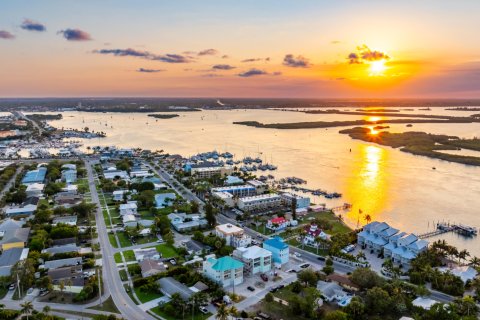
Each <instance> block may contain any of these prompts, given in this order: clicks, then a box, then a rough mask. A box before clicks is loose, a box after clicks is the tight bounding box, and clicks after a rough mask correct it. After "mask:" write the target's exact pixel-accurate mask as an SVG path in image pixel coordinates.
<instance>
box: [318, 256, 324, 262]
mask: <svg viewBox="0 0 480 320" xmlns="http://www.w3.org/2000/svg"><path fill="white" fill-rule="evenodd" d="M317 260H320V261H325V257H323V256H319V257H317Z"/></svg>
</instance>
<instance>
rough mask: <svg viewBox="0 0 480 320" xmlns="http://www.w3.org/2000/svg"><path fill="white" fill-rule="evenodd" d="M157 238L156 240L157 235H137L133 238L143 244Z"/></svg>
mask: <svg viewBox="0 0 480 320" xmlns="http://www.w3.org/2000/svg"><path fill="white" fill-rule="evenodd" d="M157 240H158V238H157V237H155V236H152V235H150V236H146V237H138V238H136V239H135V242H136V243H137V244H145V243H150V242H155V241H157Z"/></svg>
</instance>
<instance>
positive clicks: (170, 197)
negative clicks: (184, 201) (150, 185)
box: [155, 192, 177, 209]
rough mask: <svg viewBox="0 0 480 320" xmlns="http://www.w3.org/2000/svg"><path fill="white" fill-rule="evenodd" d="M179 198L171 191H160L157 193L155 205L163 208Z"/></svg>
mask: <svg viewBox="0 0 480 320" xmlns="http://www.w3.org/2000/svg"><path fill="white" fill-rule="evenodd" d="M176 198H177V195H176V194H175V193H173V192H169V193H158V194H156V195H155V207H156V208H157V209H162V208H165V207H168V206H169V205H171V204H172V203H173V201H174V200H175V199H176Z"/></svg>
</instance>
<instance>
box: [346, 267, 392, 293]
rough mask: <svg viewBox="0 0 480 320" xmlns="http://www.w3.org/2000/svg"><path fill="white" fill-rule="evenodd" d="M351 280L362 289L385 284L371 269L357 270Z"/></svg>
mask: <svg viewBox="0 0 480 320" xmlns="http://www.w3.org/2000/svg"><path fill="white" fill-rule="evenodd" d="M350 279H351V280H352V281H353V283H355V284H357V285H359V286H360V287H361V288H362V289H369V288H373V287H375V286H380V285H381V284H382V283H383V282H384V280H383V279H382V278H381V277H380V276H379V275H378V274H377V273H376V272H375V271H372V270H370V269H369V268H358V269H355V270H354V271H353V272H352V274H351V276H350Z"/></svg>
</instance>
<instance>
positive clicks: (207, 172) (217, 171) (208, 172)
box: [190, 166, 233, 179]
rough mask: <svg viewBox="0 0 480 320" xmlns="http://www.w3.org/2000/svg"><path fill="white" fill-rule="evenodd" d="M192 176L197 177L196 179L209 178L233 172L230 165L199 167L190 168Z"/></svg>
mask: <svg viewBox="0 0 480 320" xmlns="http://www.w3.org/2000/svg"><path fill="white" fill-rule="evenodd" d="M190 171H191V173H192V176H195V177H197V178H198V179H209V178H212V177H214V176H219V177H223V176H226V175H230V174H232V173H233V167H232V166H223V167H219V166H213V167H201V168H191V170H190Z"/></svg>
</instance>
